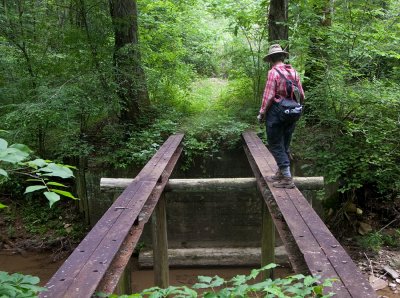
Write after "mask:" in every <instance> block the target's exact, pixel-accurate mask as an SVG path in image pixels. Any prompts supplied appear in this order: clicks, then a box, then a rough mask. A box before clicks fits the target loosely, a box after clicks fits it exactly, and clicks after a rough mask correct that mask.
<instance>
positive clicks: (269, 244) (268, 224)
mask: <svg viewBox="0 0 400 298" xmlns="http://www.w3.org/2000/svg"><path fill="white" fill-rule="evenodd" d="M270 195H271V194H270ZM270 263H275V224H274V222H273V220H272V216H271V213H270V212H269V210H268V207H267V206H266V204H265V202H264V201H262V229H261V267H264V266H265V265H268V264H270ZM263 275H264V276H263V279H265V278H271V279H272V278H274V271H273V269H271V270H267V271H264V272H263Z"/></svg>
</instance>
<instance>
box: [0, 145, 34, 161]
mask: <svg viewBox="0 0 400 298" xmlns="http://www.w3.org/2000/svg"><path fill="white" fill-rule="evenodd" d="M28 156H29V154H28V153H26V152H23V151H21V150H19V149H17V148H7V149H6V150H4V151H0V161H5V162H9V163H18V162H20V161H23V160H24V159H25V158H27V157H28Z"/></svg>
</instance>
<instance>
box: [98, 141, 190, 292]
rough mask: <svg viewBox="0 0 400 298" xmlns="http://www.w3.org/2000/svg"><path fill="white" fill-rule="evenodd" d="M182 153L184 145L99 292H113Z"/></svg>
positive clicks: (104, 279)
mask: <svg viewBox="0 0 400 298" xmlns="http://www.w3.org/2000/svg"><path fill="white" fill-rule="evenodd" d="M181 153H182V147H179V148H178V149H177V151H176V152H175V153H174V155H173V156H172V158H171V160H170V162H169V163H168V165H167V167H166V168H165V170H164V172H163V174H162V179H161V182H160V183H159V184H158V185H157V187H156V188H155V189H154V190H153V192H152V194H151V196H150V198H149V199H148V200H147V202H146V204H145V205H144V207H143V209H142V211H141V212H140V214H139V217H138V221H137V224H135V225H134V226H132V227H131V230H130V232H129V234H128V236H127V238H126V239H125V241H124V242H123V244H122V246H121V248H120V250H119V252H118V253H117V255H116V257H115V258H114V260H113V262H112V264H111V265H110V268H109V270H107V273H106V275H105V276H104V277H103V279H102V280H101V282H100V284H99V286H98V287H97V291H98V292H104V293H113V291H114V289H115V287H116V285H117V283H118V279H119V276H121V274H122V272H123V270H124V268H125V266H126V265H127V264H128V262H129V260H130V257H131V255H132V253H133V251H134V249H135V247H136V244H137V243H138V241H139V239H140V236H141V235H142V232H143V228H144V225H145V224H146V223H147V222H148V220H149V219H150V216H151V214H152V213H153V210H154V208H155V206H156V205H157V202H158V199H159V197H160V196H161V194H162V193H163V190H164V188H165V185H166V184H167V181H168V177H169V176H170V175H171V174H172V171H173V169H174V167H175V165H176V163H177V161H178V159H179V157H180V155H181Z"/></svg>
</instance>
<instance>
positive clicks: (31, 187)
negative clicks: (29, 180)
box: [24, 185, 47, 194]
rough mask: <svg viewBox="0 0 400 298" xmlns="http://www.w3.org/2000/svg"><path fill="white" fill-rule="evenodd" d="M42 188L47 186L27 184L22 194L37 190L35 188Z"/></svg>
mask: <svg viewBox="0 0 400 298" xmlns="http://www.w3.org/2000/svg"><path fill="white" fill-rule="evenodd" d="M44 188H47V187H46V186H45V185H32V186H28V187H27V188H26V189H25V192H24V194H27V193H30V192H34V191H37V190H40V189H44Z"/></svg>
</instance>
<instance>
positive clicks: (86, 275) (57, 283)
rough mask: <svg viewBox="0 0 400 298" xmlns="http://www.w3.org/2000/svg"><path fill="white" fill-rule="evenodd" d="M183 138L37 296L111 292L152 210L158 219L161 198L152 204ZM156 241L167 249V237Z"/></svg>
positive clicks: (161, 153)
mask: <svg viewBox="0 0 400 298" xmlns="http://www.w3.org/2000/svg"><path fill="white" fill-rule="evenodd" d="M182 139H183V134H177V135H173V136H171V137H169V138H168V140H167V141H166V142H165V143H164V144H163V145H162V146H161V147H160V149H159V150H158V151H157V153H156V154H155V155H154V156H153V157H152V158H151V160H150V161H149V162H148V163H147V164H146V165H145V167H144V168H143V169H142V170H141V171H140V173H139V174H138V175H137V176H136V178H135V179H134V180H133V181H132V182H131V183H130V184H129V186H128V187H127V188H126V189H125V190H124V191H123V193H122V194H121V195H120V196H119V197H118V198H117V199H116V200H115V202H114V203H113V204H112V206H111V207H110V208H109V209H108V210H107V211H106V212H105V214H104V215H103V217H102V218H101V219H100V220H99V221H98V222H97V224H96V225H95V226H94V227H93V229H92V230H91V231H90V232H89V233H88V234H87V236H86V237H85V238H84V239H83V241H82V242H81V243H80V244H79V245H78V247H77V248H76V249H75V250H74V251H73V252H72V254H71V255H70V256H69V257H68V259H67V260H66V261H65V262H64V264H63V265H62V266H61V267H60V268H59V269H58V271H57V272H56V273H55V275H54V276H53V277H52V278H51V279H50V281H49V282H48V283H47V284H46V285H45V287H46V288H47V289H48V290H47V291H45V292H42V293H41V295H40V297H50V298H55V297H73V298H76V297H80V298H81V297H91V296H92V294H93V293H95V292H96V291H104V292H107V293H110V292H113V290H114V289H115V287H116V286H117V283H118V280H119V278H120V276H121V275H122V273H123V270H124V268H125V266H126V264H127V263H128V261H129V259H130V257H131V255H132V253H133V251H134V248H135V246H136V244H137V242H138V240H139V237H140V235H141V233H142V231H143V226H144V224H145V223H146V222H147V221H148V220H149V218H150V216H151V215H152V213H153V210H154V209H156V211H157V209H158V212H155V216H154V218H157V220H158V221H160V220H162V207H163V206H164V205H163V203H162V202H161V201H162V199H161V201H160V204H158V207H157V208H156V205H157V203H158V202H159V199H160V197H161V194H162V192H163V190H164V187H165V185H166V183H167V181H168V178H169V176H170V175H171V172H172V170H173V168H174V166H175V164H176V162H177V160H178V158H179V156H180V154H181V152H182V147H181V142H182ZM164 213H165V212H164ZM160 214H161V215H160ZM157 215H158V216H157ZM154 220H156V219H154ZM160 235H161V234H160ZM159 242H160V243H159V245H166V242H165V239H164V241H163V239H162V238H160V239H159ZM160 251H161V252H163V251H167V249H165V248H164V249H160ZM164 259H165V260H166V257H164ZM161 265H162V266H167V267H168V264H161Z"/></svg>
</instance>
